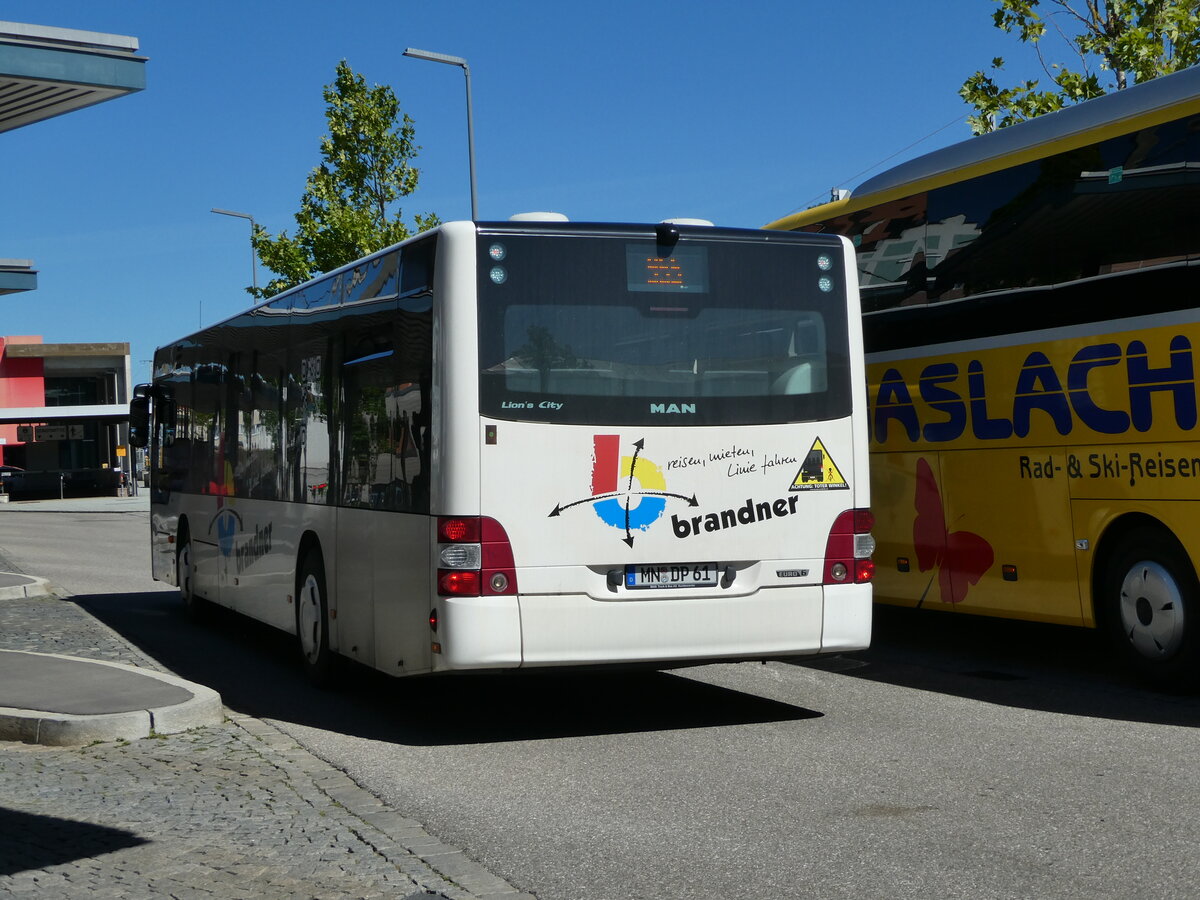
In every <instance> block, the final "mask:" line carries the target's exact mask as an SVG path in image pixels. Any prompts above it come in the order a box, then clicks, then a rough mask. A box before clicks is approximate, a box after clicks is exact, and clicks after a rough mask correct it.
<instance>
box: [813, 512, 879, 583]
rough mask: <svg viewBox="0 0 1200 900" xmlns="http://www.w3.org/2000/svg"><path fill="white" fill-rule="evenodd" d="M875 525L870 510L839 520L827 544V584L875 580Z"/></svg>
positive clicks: (848, 515)
mask: <svg viewBox="0 0 1200 900" xmlns="http://www.w3.org/2000/svg"><path fill="white" fill-rule="evenodd" d="M874 526H875V516H873V515H872V514H871V511H870V510H869V509H848V510H846V511H845V512H843V513H842V514H841V515H839V516H838V517H837V519H836V520H835V521H834V523H833V527H832V528H830V529H829V540H828V541H827V542H826V544H825V578H824V583H825V584H866V583H868V582H869V581H870V580H871V579H872V578H873V577H874V575H875V563H874V561H873V560H872V559H871V554H872V553H874V552H875V538H873V537H872V536H871V529H872V528H873V527H874Z"/></svg>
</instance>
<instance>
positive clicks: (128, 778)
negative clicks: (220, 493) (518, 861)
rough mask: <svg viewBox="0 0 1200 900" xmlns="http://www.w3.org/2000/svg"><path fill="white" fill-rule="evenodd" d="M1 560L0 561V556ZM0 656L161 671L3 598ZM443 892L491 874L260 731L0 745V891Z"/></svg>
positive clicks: (131, 652) (459, 894)
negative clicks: (11, 653)
mask: <svg viewBox="0 0 1200 900" xmlns="http://www.w3.org/2000/svg"><path fill="white" fill-rule="evenodd" d="M0 562H2V560H0ZM0 649H6V650H33V651H37V652H43V653H65V654H69V655H73V656H78V657H85V658H91V659H105V660H113V661H116V662H124V663H129V664H132V665H140V666H149V667H151V668H154V669H157V670H159V671H163V669H162V667H161V666H159V665H158V664H157V663H155V661H154V660H152V659H150V658H149V657H147V656H146V655H144V654H142V653H141V652H140V651H138V650H137V649H136V648H134V647H132V646H130V645H129V644H127V643H126V642H125V641H124V640H123V639H122V638H121V637H120V635H118V634H117V633H116V632H114V631H112V630H111V629H109V628H108V627H107V626H106V625H104V624H102V623H100V622H98V621H97V620H95V619H93V618H92V617H91V616H90V615H89V614H88V613H87V612H86V611H84V610H83V609H82V608H80V607H79V606H78V605H76V604H75V603H72V602H71V601H70V600H61V599H58V598H55V597H36V598H24V599H20V600H0ZM84 895H89V896H90V897H92V898H96V900H106V898H118V897H119V898H128V900H137V898H159V897H177V898H181V900H189V898H215V900H225V898H267V900H270V898H318V897H320V898H341V897H363V898H366V897H388V898H393V897H394V898H406V897H412V896H430V895H432V896H441V897H446V898H452V900H471V898H480V900H483V898H488V900H498V898H505V900H517V898H530V897H531V896H532V895H529V894H519V893H517V892H516V890H515V889H514V888H512V887H511V886H510V885H508V884H507V883H506V882H504V881H502V880H501V879H499V878H497V877H495V876H493V875H491V874H490V873H488V872H486V871H485V870H484V869H483V868H482V867H480V866H479V865H478V864H476V863H475V862H473V861H472V860H470V859H467V858H466V857H465V856H464V855H463V854H462V852H461V851H459V850H457V849H456V848H454V847H450V846H447V845H445V844H442V843H441V842H440V841H438V840H437V838H435V837H433V836H431V835H429V834H428V833H427V832H426V831H425V830H424V829H423V828H422V827H421V826H420V824H419V823H418V822H415V821H413V820H410V819H406V818H404V817H403V816H401V815H399V814H398V813H397V812H395V811H394V810H391V809H389V808H388V807H386V806H385V805H383V804H382V803H381V802H380V801H379V800H378V799H377V798H375V797H374V796H372V795H371V794H369V793H367V792H366V791H364V790H362V789H361V788H360V787H358V785H356V784H355V783H354V782H353V781H352V780H351V779H350V778H349V777H347V776H346V775H345V774H344V773H343V772H341V771H339V770H337V769H335V768H333V767H332V766H330V765H329V764H327V763H325V762H324V761H323V760H320V759H318V758H317V757H315V756H314V755H312V754H311V753H309V752H308V751H306V750H304V749H303V748H302V747H301V746H300V745H299V744H297V743H296V741H295V740H294V739H293V738H291V737H289V736H288V735H285V734H283V733H282V732H280V731H279V730H278V729H276V728H274V727H273V726H271V725H270V724H268V723H266V722H263V721H261V720H258V719H254V718H252V717H249V716H239V715H234V714H232V713H231V714H229V715H228V718H227V719H226V721H225V723H224V724H222V725H220V726H213V727H209V728H201V729H196V730H193V731H190V732H185V733H181V734H173V735H167V736H162V737H151V738H145V739H143V740H139V741H134V742H132V743H128V742H122V741H119V742H115V743H100V744H95V745H93V746H89V747H82V748H59V747H44V746H36V745H28V744H17V743H8V742H0V896H12V897H29V898H36V900H43V898H58V897H62V898H68V897H69V898H77V897H80V896H84Z"/></svg>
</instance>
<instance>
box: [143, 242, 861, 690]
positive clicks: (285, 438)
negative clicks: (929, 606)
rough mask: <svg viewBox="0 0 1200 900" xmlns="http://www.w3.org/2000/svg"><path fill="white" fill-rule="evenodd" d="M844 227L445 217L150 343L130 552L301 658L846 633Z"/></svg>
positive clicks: (671, 655) (768, 649) (849, 578)
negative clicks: (144, 532)
mask: <svg viewBox="0 0 1200 900" xmlns="http://www.w3.org/2000/svg"><path fill="white" fill-rule="evenodd" d="M849 247H850V245H849V244H848V243H847V242H846V241H845V240H844V239H842V238H838V237H829V236H824V235H809V234H780V233H770V232H765V231H756V230H741V229H727V228H716V227H711V226H709V227H706V226H704V225H700V224H692V223H688V222H682V221H681V222H665V223H661V224H658V225H608V224H601V225H597V224H581V223H570V222H566V221H511V222H506V223H473V222H453V223H448V224H445V225H442V226H440V227H439V228H437V229H435V230H433V231H431V232H427V233H425V234H422V235H420V236H419V237H416V238H413V239H411V240H409V241H406V242H404V243H402V244H399V245H396V246H394V247H391V248H388V249H387V250H383V251H381V252H379V253H376V254H373V255H371V256H369V257H366V258H364V259H362V260H360V261H357V262H355V263H352V264H350V265H348V266H345V267H343V268H341V269H338V270H337V271H334V272H331V273H329V274H327V275H323V276H321V277H319V278H316V279H314V280H312V281H310V282H308V283H307V284H303V285H301V286H299V287H296V288H293V289H291V290H289V291H287V292H285V293H281V294H279V295H277V296H276V297H274V298H273V299H271V300H270V301H268V302H266V303H264V304H262V305H260V306H257V307H254V308H252V309H250V310H248V311H247V312H245V313H242V314H240V315H237V316H234V317H233V318H231V319H228V320H226V321H224V322H221V323H219V324H217V325H213V326H211V327H209V328H205V329H203V330H202V331H199V332H197V333H196V334H193V335H190V336H189V337H186V338H183V339H181V340H178V341H176V342H174V343H172V344H169V345H167V346H165V347H162V348H161V349H159V350H158V351H157V352H156V354H155V359H154V380H153V383H152V384H148V385H142V386H139V389H138V391H137V397H136V399H135V401H134V404H133V410H132V419H133V423H132V424H133V426H134V427H133V432H134V434H135V435H136V441H137V442H140V443H142V444H146V443H148V444H149V449H150V452H149V456H150V461H151V469H152V470H151V513H152V514H151V547H152V557H153V571H154V577H155V578H156V579H159V580H161V581H165V582H168V583H171V584H176V585H178V586H179V589H180V591H181V594H182V596H183V599H184V600H185V601H186V602H187V603H188V604H189V605H191V606H193V607H195V606H196V605H198V604H202V603H215V604H219V605H221V606H225V607H229V608H230V609H233V610H235V611H237V612H239V613H243V614H245V615H247V616H251V617H253V618H255V619H259V620H261V621H263V622H266V623H269V624H270V625H273V626H276V627H278V628H281V629H284V630H286V631H288V632H291V633H293V634H295V635H297V636H298V638H299V645H300V649H301V651H302V657H303V661H304V666H305V668H306V670H307V672H308V674H309V676H310V677H311V678H313V679H314V680H316V681H322V680H327V679H328V677H329V675H330V673H331V667H332V665H333V663H334V660H335V658H336V657H337V656H343V657H348V658H350V659H353V660H356V661H358V662H360V663H363V664H365V665H367V666H371V667H374V668H375V669H378V670H379V671H382V672H386V673H390V674H392V675H410V674H418V673H428V672H443V671H451V670H464V669H511V668H521V667H538V666H577V665H594V664H605V663H626V664H641V663H651V664H659V665H663V666H667V665H683V664H692V663H699V662H705V661H715V660H750V659H772V658H786V657H793V656H800V655H815V654H821V653H837V652H842V651H848V650H856V649H861V648H863V647H865V646H867V644H868V642H869V638H870V626H871V584H870V581H871V577H872V573H873V564H872V562H871V560H870V554H871V549H872V546H873V544H872V538H871V536H870V528H871V522H872V519H871V515H870V512H869V509H868V506H869V495H868V492H869V484H868V478H867V427H866V418H865V393H864V387H863V386H864V385H865V383H866V382H865V378H864V369H863V354H862V345H861V336H860V327H859V297H858V288H857V280H856V276H855V269H854V255H853V252H852V250H850V249H849ZM148 410H149V412H148Z"/></svg>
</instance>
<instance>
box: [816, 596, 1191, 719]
mask: <svg viewBox="0 0 1200 900" xmlns="http://www.w3.org/2000/svg"><path fill="white" fill-rule="evenodd" d="M801 664H802V665H803V664H805V663H801ZM810 665H812V667H814V668H824V669H827V670H829V671H835V672H838V673H840V674H844V675H848V676H851V677H855V678H863V679H867V680H870V681H877V682H881V683H887V684H894V685H898V686H901V687H908V688H914V689H917V690H922V691H934V692H937V693H942V694H951V695H954V696H957V697H963V698H967V699H971V700H980V701H983V702H986V703H996V704H1000V705H1004V706H1011V707H1017V708H1022V709H1030V710H1041V711H1045V712H1055V713H1065V714H1069V715H1078V716H1088V717H1092V718H1106V719H1120V720H1123V721H1130V722H1146V723H1153V724H1160V725H1192V726H1195V725H1200V691H1198V690H1196V688H1195V687H1193V688H1190V689H1176V690H1174V691H1170V690H1163V689H1161V688H1155V687H1153V686H1150V685H1147V684H1145V683H1143V682H1140V681H1138V680H1137V679H1136V678H1135V677H1134V676H1133V674H1132V673H1130V672H1129V671H1127V670H1125V669H1123V668H1122V666H1121V664H1120V663H1119V661H1117V660H1116V659H1115V658H1114V654H1113V652H1112V650H1111V649H1110V647H1109V646H1108V644H1107V642H1106V641H1105V639H1104V635H1102V634H1100V633H1099V632H1098V631H1095V630H1094V629H1085V628H1075V627H1071V626H1067V625H1047V624H1042V623H1036V622H1021V621H1011V620H1007V619H993V618H987V617H984V616H974V615H967V614H964V613H956V612H938V611H933V610H916V609H902V608H898V607H890V606H876V607H875V612H874V633H873V635H872V638H871V648H870V649H869V650H866V651H862V652H860V653H855V654H854V655H853V656H846V657H837V658H834V659H832V660H828V661H823V660H816V661H814V662H813V663H811V664H810Z"/></svg>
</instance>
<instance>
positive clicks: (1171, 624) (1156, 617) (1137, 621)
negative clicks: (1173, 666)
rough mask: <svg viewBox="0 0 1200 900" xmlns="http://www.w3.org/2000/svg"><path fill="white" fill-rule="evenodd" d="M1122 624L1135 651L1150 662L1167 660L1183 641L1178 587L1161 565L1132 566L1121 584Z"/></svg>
mask: <svg viewBox="0 0 1200 900" xmlns="http://www.w3.org/2000/svg"><path fill="white" fill-rule="evenodd" d="M1120 610H1121V625H1122V628H1123V630H1124V633H1125V635H1126V636H1127V637H1128V638H1129V642H1130V643H1131V644H1132V645H1133V647H1134V649H1135V650H1136V651H1137V652H1138V653H1139V654H1141V655H1142V656H1144V657H1146V658H1147V659H1166V658H1168V657H1170V656H1172V655H1174V653H1175V652H1176V651H1177V650H1178V649H1179V645H1180V644H1181V643H1182V641H1183V599H1182V595H1181V592H1180V588H1179V584H1178V583H1177V582H1176V581H1175V579H1174V578H1173V577H1172V576H1171V573H1170V572H1169V571H1168V570H1167V569H1166V568H1165V567H1164V566H1162V565H1160V564H1159V563H1156V562H1153V561H1150V560H1145V561H1142V562H1139V563H1137V564H1136V565H1134V566H1131V567H1130V569H1129V571H1128V572H1127V573H1126V575H1125V579H1124V580H1123V581H1122V582H1121V598H1120Z"/></svg>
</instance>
